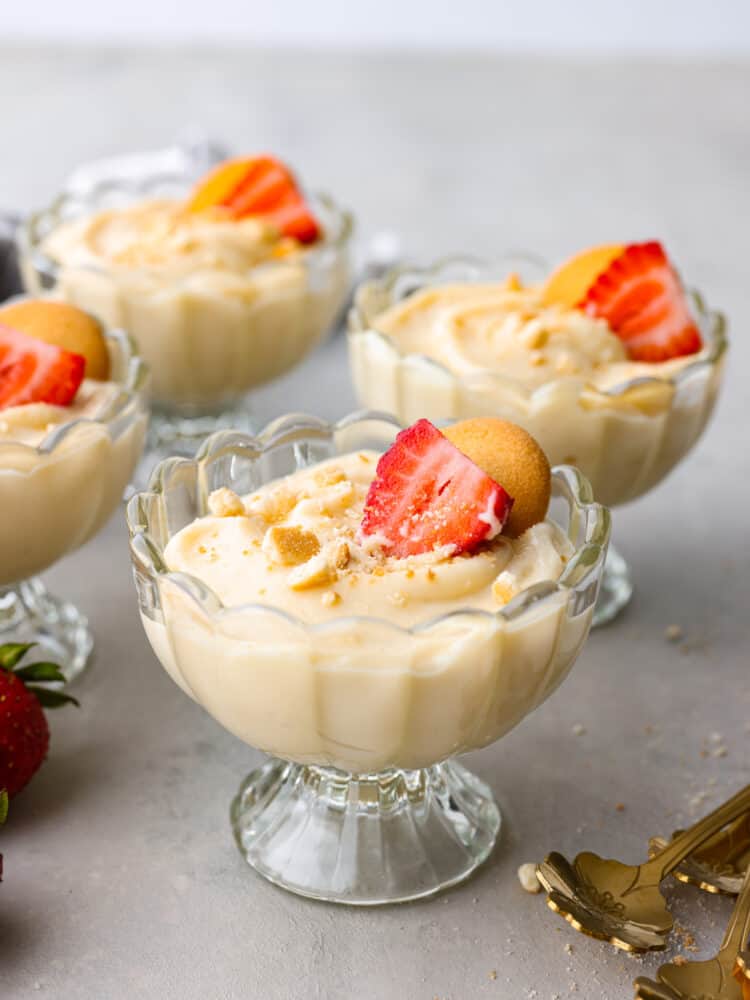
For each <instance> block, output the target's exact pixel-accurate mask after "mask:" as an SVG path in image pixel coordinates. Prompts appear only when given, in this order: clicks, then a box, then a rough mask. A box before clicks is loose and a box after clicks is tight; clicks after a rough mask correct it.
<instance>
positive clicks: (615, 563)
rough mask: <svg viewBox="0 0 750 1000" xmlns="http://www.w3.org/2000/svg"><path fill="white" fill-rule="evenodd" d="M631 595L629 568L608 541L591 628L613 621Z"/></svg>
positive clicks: (631, 586) (631, 585)
mask: <svg viewBox="0 0 750 1000" xmlns="http://www.w3.org/2000/svg"><path fill="white" fill-rule="evenodd" d="M632 596H633V584H632V582H631V579H630V569H629V568H628V564H627V563H626V562H625V560H624V559H623V557H622V556H621V555H620V553H619V552H618V551H617V549H616V548H615V547H614V545H612V544H611V543H610V546H609V549H608V550H607V561H606V562H605V564H604V573H603V575H602V582H601V584H600V586H599V596H598V597H597V599H596V607H595V608H594V618H593V622H592V626H593V628H597V626H599V625H607V624H608V623H609V622H611V621H613V620H614V619H615V618H616V617H617V616H618V615H619V614H620V612H621V611H622V610H623V608H624V607H625V606H626V604H628V602H629V601H630V598H631V597H632Z"/></svg>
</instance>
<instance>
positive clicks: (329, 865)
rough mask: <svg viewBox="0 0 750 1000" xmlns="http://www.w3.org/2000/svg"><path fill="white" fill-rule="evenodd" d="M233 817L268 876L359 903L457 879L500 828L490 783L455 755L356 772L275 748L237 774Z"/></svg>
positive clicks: (243, 847) (245, 849)
mask: <svg viewBox="0 0 750 1000" xmlns="http://www.w3.org/2000/svg"><path fill="white" fill-rule="evenodd" d="M231 819H232V827H233V829H234V835H235V839H236V841H237V844H238V846H239V849H240V851H241V852H242V854H243V855H244V857H245V859H246V860H247V862H248V863H249V864H250V865H252V867H253V868H255V870H256V871H258V872H259V873H260V874H261V875H263V876H264V877H265V878H267V879H269V880H270V881H271V882H274V883H275V884H276V885H279V886H282V887H283V888H285V889H288V890H290V892H296V893H299V894H300V895H302V896H310V897H313V898H315V899H324V900H328V901H330V902H335V903H348V904H351V905H355V906H376V905H378V904H384V903H403V902H406V901H407V900H412V899H420V898H422V897H424V896H430V895H432V894H433V893H436V892H439V891H440V890H441V889H447V888H448V887H449V886H452V885H456V883H458V882H462V881H463V880H464V879H465V878H468V876H469V875H470V874H471V873H472V872H473V871H474V870H475V869H476V868H477V867H478V866H479V865H481V864H482V862H483V861H485V860H486V859H487V858H488V857H489V854H490V852H491V851H492V848H493V846H494V844H495V841H496V839H497V835H498V832H499V830H500V811H499V809H498V807H497V804H496V803H495V800H494V797H493V795H492V792H491V791H490V789H489V788H488V787H487V785H485V784H484V782H482V781H480V780H479V779H478V778H476V777H474V775H473V774H471V773H470V772H469V771H467V770H466V768H464V767H462V766H461V765H460V764H457V763H456V762H455V761H449V762H447V763H445V764H436V765H435V766H434V767H430V768H426V769H425V770H420V771H400V770H394V771H387V772H384V773H382V774H374V775H359V776H357V777H354V776H352V775H348V774H344V773H343V772H341V771H335V770H333V769H329V768H321V767H304V766H302V765H299V764H290V763H287V762H286V761H281V760H277V759H273V758H272V759H270V760H269V761H267V762H266V763H265V764H263V765H262V766H261V767H259V768H257V769H256V770H254V771H252V772H251V773H250V775H249V776H248V777H247V778H246V780H245V781H244V782H243V784H242V786H241V787H240V791H239V793H238V795H237V797H236V798H235V800H234V802H233V803H232V809H231Z"/></svg>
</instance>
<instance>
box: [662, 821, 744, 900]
mask: <svg viewBox="0 0 750 1000" xmlns="http://www.w3.org/2000/svg"><path fill="white" fill-rule="evenodd" d="M681 833H682V830H677V831H676V832H675V833H674V834H672V837H673V839H674V837H679V835H680V834H681ZM667 843H668V841H666V840H665V839H664V838H663V837H652V838H651V840H650V841H649V853H650V854H651V855H652V856H653V855H654V854H655V853H657V852H658V851H661V850H663V848H664V847H666V845H667ZM749 866H750V813H745V815H744V816H740V818H739V819H738V820H735V821H734V823H730V824H729V826H728V827H726V829H724V830H720V831H719V833H717V834H716V835H715V836H713V837H711V838H710V839H709V840H707V841H706V842H705V844H702V845H701V846H700V847H699V848H698V850H696V851H693V853H692V854H691V855H690V856H689V857H687V858H685V860H684V861H683V862H682V864H681V865H679V866H678V867H677V868H675V870H674V872H673V873H672V874H673V875H674V877H675V878H677V879H679V880H680V881H681V882H689V883H690V884H691V885H697V886H698V887H699V888H700V889H704V890H705V891H706V892H726V893H729V894H730V895H732V896H736V895H737V893H738V892H739V891H740V888H741V886H742V880H743V878H744V877H745V872H746V871H747V869H748V867H749Z"/></svg>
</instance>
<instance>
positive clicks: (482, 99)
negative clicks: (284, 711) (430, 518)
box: [0, 49, 750, 1000]
mask: <svg viewBox="0 0 750 1000" xmlns="http://www.w3.org/2000/svg"><path fill="white" fill-rule="evenodd" d="M749 100H750V64H732V63H725V64H720V63H716V62H713V63H708V62H706V63H698V62H690V63H677V62H675V63H668V62H642V63H639V62H618V61H616V60H612V59H611V58H608V59H607V60H602V61H596V60H590V61H563V60H549V59H534V58H531V57H527V58H509V57H499V56H498V57H494V58H493V57H489V56H482V57H469V56H461V57H460V58H459V57H456V58H452V57H437V56H435V57H426V56H419V57H412V56H408V55H400V56H366V55H324V54H319V55H301V54H293V53H288V54H282V55H280V54H274V53H268V52H264V53H257V52H252V51H234V52H228V53H217V52H210V51H197V50H196V51H190V52H181V53H176V52H174V51H168V52H165V51H149V52H139V53H136V52H131V51H101V50H100V51H91V50H69V51H65V52H62V51H57V50H52V49H49V50H43V49H26V50H4V51H2V53H0V106H1V107H2V110H3V143H2V147H3V152H2V167H1V168H0V173H1V175H2V186H1V187H0V207H8V208H18V209H28V208H30V207H32V206H34V205H35V204H39V203H41V202H42V201H43V200H45V199H47V198H48V197H49V196H50V195H51V194H52V193H53V191H54V189H55V187H56V186H57V185H58V184H59V183H60V181H61V179H62V178H63V176H64V175H65V174H66V173H67V172H68V170H69V169H71V168H72V167H73V166H75V165H76V163H78V162H80V161H82V160H85V159H89V158H91V157H92V156H97V155H105V154H109V153H114V152H121V151H126V150H128V149H140V148H148V147H151V146H161V145H164V144H165V143H166V142H168V141H170V140H171V139H173V138H174V136H175V135H176V133H178V132H179V131H180V130H181V129H182V128H183V127H184V126H188V125H190V124H199V125H201V126H202V127H203V128H204V129H206V130H208V131H209V132H211V133H212V134H214V135H217V136H220V137H221V138H224V139H226V140H227V141H228V142H230V143H232V144H233V145H234V146H235V147H236V148H238V149H248V150H252V149H255V148H258V147H263V148H267V149H272V150H276V151H278V152H279V153H280V154H282V155H284V156H286V157H288V158H289V159H290V160H291V161H292V162H293V163H295V164H297V165H298V166H299V167H300V168H301V170H302V171H303V172H304V173H305V174H306V176H307V177H309V178H311V180H312V181H313V182H314V183H316V184H320V185H324V186H327V187H330V189H331V190H333V191H335V192H336V193H337V194H338V196H339V198H340V199H341V200H343V201H344V202H345V203H348V204H350V205H352V206H354V207H355V208H356V211H357V214H358V217H359V220H360V232H361V234H362V235H363V237H365V238H366V237H367V236H369V235H371V234H372V233H374V232H375V231H376V230H378V229H397V230H398V231H399V232H400V233H401V234H402V237H403V242H404V245H405V247H406V249H407V250H408V251H410V252H412V253H414V254H416V255H418V256H420V257H422V258H424V257H427V256H437V255H439V254H442V253H446V252H449V251H451V250H474V251H476V252H479V253H491V252H492V251H493V250H501V249H505V248H507V247H531V248H534V249H536V250H538V251H539V252H541V253H542V254H544V255H545V256H547V257H549V258H552V259H554V258H557V257H562V256H564V255H566V254H568V253H569V252H570V251H571V250H573V249H575V248H578V247H581V246H586V245H587V244H592V243H596V242H603V241H612V240H613V239H623V238H635V239H637V238H645V237H651V236H660V237H662V238H663V239H664V240H665V241H666V242H667V244H668V246H669V247H670V249H671V250H672V252H673V254H674V255H675V257H676V258H677V260H678V261H679V263H680V265H681V267H682V270H683V271H684V273H685V274H686V275H687V276H688V278H689V279H690V281H691V282H694V283H696V284H697V285H699V286H700V287H701V288H702V289H703V290H704V291H705V293H706V295H707V296H708V298H709V301H710V302H711V303H712V304H715V305H717V306H719V307H721V308H723V309H724V310H725V311H726V312H727V313H728V315H729V317H730V320H731V331H730V332H731V334H732V335H733V347H732V353H731V355H730V360H729V365H728V370H727V378H726V385H725V391H724V393H723V396H722V398H721V400H720V403H719V407H718V412H717V414H716V417H715V419H714V421H713V423H712V424H711V426H710V428H709V430H708V432H707V434H706V435H705V437H704V438H703V440H702V441H701V442H700V444H699V445H698V447H697V448H696V449H695V451H694V453H693V454H692V455H691V456H690V457H689V459H688V460H686V461H685V462H684V463H683V464H682V465H681V466H680V467H679V468H678V469H677V470H676V471H675V472H674V474H673V475H672V477H671V478H670V479H669V480H668V481H667V483H665V484H664V485H662V486H661V487H659V488H658V489H657V490H656V491H654V493H653V494H652V495H649V496H647V497H645V498H643V499H642V500H640V501H639V502H638V503H636V504H634V505H633V506H632V507H629V508H626V509H623V510H622V511H619V510H618V511H617V512H616V515H615V538H616V540H617V543H618V546H619V548H620V549H621V551H623V553H624V554H625V555H626V556H627V558H628V559H629V560H630V562H631V564H632V567H633V571H634V576H635V583H636V595H635V598H634V600H633V602H632V604H631V606H630V607H629V609H628V610H627V612H626V614H625V615H624V616H623V617H622V618H621V619H620V620H619V621H618V622H617V623H616V624H614V625H613V626H611V627H609V628H607V629H604V630H603V631H600V632H598V633H597V634H595V635H593V636H592V638H591V639H590V640H589V642H588V644H587V646H586V649H585V651H584V653H583V655H582V656H581V658H580V661H579V663H578V665H577V666H576V668H575V669H574V671H573V673H572V674H571V676H570V678H569V680H568V681H566V683H565V684H564V685H563V687H562V688H561V689H560V690H559V691H558V692H557V693H556V694H555V695H554V696H553V697H552V698H551V700H550V701H549V702H548V703H547V704H545V705H544V706H543V707H542V708H541V709H540V710H539V711H537V712H536V714H535V715H533V716H532V717H531V718H529V719H527V720H526V721H525V722H524V723H523V724H522V725H520V726H519V728H518V729H517V730H515V731H514V732H513V733H511V734H510V735H509V736H508V737H507V738H506V739H504V740H502V741H500V742H499V743H497V744H496V745H495V746H493V747H491V748H490V749H488V750H485V751H483V752H481V753H478V754H475V755H472V757H471V759H470V761H469V763H470V765H471V766H472V767H473V768H474V769H475V770H476V772H477V773H478V774H479V775H480V776H481V777H482V778H483V779H484V780H485V781H487V782H489V784H490V785H491V786H492V788H493V789H494V790H495V792H496V795H497V798H498V800H499V802H500V805H501V807H502V809H503V812H504V819H505V825H504V828H503V832H502V838H501V842H500V844H499V846H498V848H497V850H496V852H495V854H494V855H493V857H492V859H491V860H490V862H489V863H488V864H487V865H486V866H485V867H484V868H483V869H482V870H481V871H480V873H479V874H478V875H477V876H476V877H475V878H474V879H473V880H472V881H470V882H469V883H467V884H465V885H463V886H462V887H460V888H458V889H455V890H453V891H452V892H450V893H448V894H447V895H445V896H442V897H438V898H436V899H434V900H432V901H428V902H424V903H420V904H412V905H409V906H405V907H400V908H398V907H397V908H388V909H382V910H376V911H353V910H350V909H344V908H334V907H330V906H326V905H322V904H316V903H313V902H308V901H306V900H302V899H299V898H296V897H294V896H292V895H289V894H287V893H285V892H283V891H281V890H279V889H276V888H274V887H273V886H271V885H269V884H266V883H265V882H264V881H263V880H262V879H261V878H259V877H257V876H256V875H255V874H254V873H253V872H252V871H251V870H250V869H249V868H247V867H246V866H245V864H244V862H243V861H242V860H241V858H240V855H239V854H238V852H237V851H236V849H235V846H234V844H233V841H232V838H231V834H230V830H229V824H228V817H227V812H228V806H229V801H230V799H231V797H232V795H233V794H234V792H235V790H236V788H237V786H238V785H239V782H240V780H241V779H242V778H243V777H244V775H245V774H246V772H247V771H248V770H249V769H250V768H251V767H252V766H253V765H254V764H255V763H256V762H257V761H258V759H259V755H258V754H257V753H255V752H254V751H253V750H251V749H249V748H248V747H245V746H244V745H242V744H241V743H239V742H238V741H237V740H235V739H234V738H232V737H231V736H229V735H228V734H227V733H226V732H225V731H224V730H223V729H221V728H220V727H219V726H218V725H217V724H216V723H214V722H213V721H212V720H211V719H210V718H209V717H208V716H207V715H206V714H205V713H204V712H203V711H202V710H201V709H200V708H199V707H198V706H197V705H195V704H193V703H192V702H191V701H190V700H189V699H188V698H186V697H184V696H183V695H182V694H181V693H180V692H179V691H178V690H177V688H176V687H175V686H174V685H173V684H172V682H171V681H170V680H169V679H168V677H167V676H166V674H164V673H163V671H162V670H161V668H160V667H159V666H158V664H157V662H156V660H155V659H154V657H153V655H152V654H151V652H150V650H149V648H148V647H147V644H146V641H145V639H144V636H143V633H142V630H141V627H140V624H139V622H138V620H137V616H136V605H135V594H134V590H133V586H132V583H131V580H130V569H129V565H128V561H127V552H126V543H125V532H124V528H123V518H122V514H121V513H118V514H117V515H116V516H115V518H114V519H113V521H112V523H111V524H110V525H109V526H108V528H107V529H106V530H105V531H104V532H103V533H102V534H101V536H100V537H99V538H97V539H96V540H95V541H93V542H92V543H90V544H89V545H88V546H87V547H86V548H84V549H83V550H81V551H80V552H77V553H75V554H74V555H72V556H70V557H69V558H67V559H66V560H64V561H63V562H62V563H61V564H60V565H58V566H56V567H55V568H54V569H53V570H51V571H50V572H49V573H48V574H47V575H46V578H47V580H48V582H49V584H50V585H51V586H52V587H53V589H56V590H57V591H58V592H63V591H64V592H65V593H66V594H68V595H69V596H71V597H72V598H73V599H75V600H76V601H77V602H78V603H79V604H80V606H81V608H82V609H83V610H84V611H85V612H86V613H87V614H88V615H89V617H90V620H91V622H92V624H93V627H94V629H95V632H96V639H97V645H96V656H95V662H94V664H93V666H92V668H91V670H90V672H89V673H88V674H87V675H86V676H85V677H84V678H83V679H82V680H81V681H80V683H79V684H78V685H77V694H78V696H79V697H80V700H81V709H80V710H79V711H76V710H75V709H68V710H66V711H64V712H60V713H58V714H57V715H55V716H54V717H53V719H52V723H51V725H52V746H51V752H50V756H49V759H48V761H47V763H46V764H45V765H44V767H43V769H42V770H41V771H40V773H39V775H38V776H37V777H36V778H35V779H34V781H33V782H32V784H31V785H30V786H29V788H28V789H27V790H26V791H25V792H24V793H23V794H22V795H21V796H20V797H19V798H18V799H17V800H15V801H14V802H13V804H12V813H11V817H10V821H9V823H8V826H7V827H6V828H5V829H3V831H2V833H0V843H1V845H2V851H3V853H4V855H5V880H4V882H3V884H2V886H0V994H2V996H3V998H8V1000H11V998H13V1000H15V998H27V997H31V996H36V995H40V996H49V997H55V998H57V997H60V998H65V1000H83V998H85V1000H105V998H106V1000H120V998H123V1000H125V998H127V1000H132V998H136V997H137V998H141V997H145V998H159V1000H193V998H196V1000H197V998H201V1000H204V998H211V1000H213V998H221V1000H224V998H226V1000H230V998H231V1000H234V998H243V1000H244V998H250V1000H287V998H294V1000H296V998H302V1000H308V998H324V1000H350V998H351V1000H354V998H357V1000H359V998H363V1000H433V998H435V997H439V998H440V1000H474V998H483V997H487V998H492V997H495V998H503V1000H525V998H537V1000H552V998H553V997H555V996H556V995H559V996H560V997H565V996H568V995H573V996H581V997H584V998H586V1000H589V998H590V1000H599V998H602V1000H604V998H611V1000H615V998H619V997H630V996H632V989H631V985H630V982H631V980H632V978H633V977H634V976H635V975H638V974H641V973H642V972H643V971H644V970H653V969H655V968H656V966H657V965H658V964H659V961H660V958H659V957H658V956H651V957H648V958H646V959H632V958H628V957H627V956H624V955H622V954H620V953H617V952H615V951H614V950H613V949H612V948H611V947H609V946H604V945H601V944H597V943H595V942H593V941H590V940H588V939H585V938H583V937H581V936H579V935H577V934H575V933H574V932H573V931H572V930H571V929H570V928H569V927H568V926H567V925H566V924H564V923H563V922H562V921H561V920H560V919H559V918H558V917H556V916H554V915H553V914H551V913H550V912H549V911H548V910H547V908H546V907H545V906H544V903H543V900H542V898H541V897H539V896H529V895H527V894H525V893H524V892H523V891H522V890H521V888H520V886H519V884H518V881H517V878H516V869H517V867H518V865H519V864H520V863H522V862H525V861H529V860H537V859H540V858H541V857H542V856H543V855H544V854H545V853H546V852H547V851H548V850H550V849H552V848H557V849H559V850H562V851H564V852H569V851H570V852H575V851H576V850H577V849H579V848H584V847H590V848H591V849H593V850H597V851H599V852H603V853H606V854H614V855H617V856H619V857H622V858H623V859H625V860H637V859H639V858H641V857H642V856H643V852H644V848H645V844H646V840H647V837H648V835H650V834H653V833H662V834H667V833H669V832H670V831H671V830H672V829H673V828H675V827H676V826H678V825H679V824H680V823H683V822H685V821H686V820H689V819H690V818H691V817H693V816H696V815H698V814H700V813H701V812H703V811H706V810H707V809H708V808H709V807H711V806H713V805H715V804H717V803H718V801H719V799H720V797H722V796H723V795H725V794H726V793H728V792H730V791H731V790H734V789H735V788H737V787H738V786H740V785H742V784H744V783H746V782H747V781H748V780H750V769H749V768H748V749H750V727H749V726H748V720H749V719H750V684H749V682H748V677H749V673H748V650H749V648H750V642H749V636H750V614H749V613H748V612H749V611H750V608H749V607H748V604H749V601H750V575H749V573H748V571H749V569H750V547H749V544H748V543H749V542H750V531H749V530H748V518H749V515H748V511H750V477H749V475H748V473H749V472H750V468H749V465H750V459H749V454H750V448H749V447H748V437H749V436H750V420H749V417H748V414H749V412H750V411H749V410H748V396H749V395H750V375H749V374H748V373H749V372H750V338H748V336H747V324H748V322H750V315H749V309H748V300H747V288H748V249H747V225H748V221H749V219H750V213H749V209H750V193H749V186H748V170H749V165H750V120H749V119H748V113H747V108H748V103H749ZM353 403H354V400H353V398H352V393H351V389H350V386H349V382H348V376H347V370H346V362H345V347H344V343H343V340H342V338H340V337H339V338H336V339H335V340H334V341H332V342H331V343H330V344H328V345H327V346H326V347H325V348H323V349H322V350H320V351H319V352H318V354H317V355H316V356H315V357H314V358H312V359H310V361H309V362H307V363H306V364H305V365H304V366H303V367H301V368H300V369H299V370H298V371H297V372H294V373H293V374H291V375H290V376H288V377H286V378H284V379H282V380H280V381H279V382H277V383H276V384H274V385H272V386H269V387H267V388H265V389H264V390H263V391H261V392H259V393H258V394H257V398H256V400H255V408H256V413H257V416H258V418H259V420H261V421H264V420H266V419H268V418H271V417H273V416H276V415H278V413H280V412H281V411H284V410H287V409H307V410H310V411H312V412H315V413H319V414H321V415H323V416H326V417H334V416H338V415H341V414H343V413H344V412H346V411H348V410H349V409H350V408H352V406H353ZM672 623H676V624H680V625H681V626H682V627H683V629H684V633H685V634H684V639H683V640H682V641H681V642H678V643H670V642H667V641H666V639H665V637H664V630H665V628H666V626H668V625H669V624H672ZM581 726H582V727H583V728H584V732H582V733H581V732H580V727H581ZM576 733H578V735H576ZM618 804H619V807H618ZM670 898H671V899H672V901H673V903H674V907H675V910H676V913H677V916H678V920H679V922H680V923H681V924H682V925H684V926H686V927H688V928H690V930H691V931H692V932H693V933H694V934H695V937H696V941H697V946H698V948H699V953H700V954H706V955H707V954H709V953H710V952H711V949H712V948H714V947H715V946H716V944H717V943H718V941H719V939H720V937H721V934H722V930H723V924H724V922H725V920H726V917H727V915H728V913H729V903H728V901H727V900H724V899H716V898H707V897H703V896H699V895H698V894H696V892H695V891H692V890H689V889H683V888H681V889H672V890H670ZM682 943H684V941H681V939H680V937H679V936H677V938H676V940H675V947H676V948H677V947H679V946H681V944H682ZM568 944H569V945H570V946H572V948H571V949H568V948H567V945H568Z"/></svg>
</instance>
